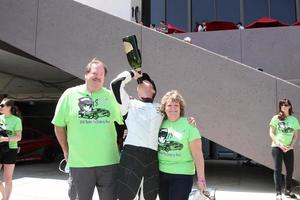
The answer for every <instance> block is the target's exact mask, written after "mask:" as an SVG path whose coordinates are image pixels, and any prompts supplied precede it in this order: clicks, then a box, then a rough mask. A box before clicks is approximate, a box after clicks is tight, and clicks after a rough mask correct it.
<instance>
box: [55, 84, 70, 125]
mask: <svg viewBox="0 0 300 200" xmlns="http://www.w3.org/2000/svg"><path fill="white" fill-rule="evenodd" d="M68 94H69V89H68V90H66V91H65V92H64V93H63V94H62V96H61V97H60V98H59V100H58V102H57V105H56V109H55V114H54V117H53V119H52V123H53V124H54V125H55V126H58V127H65V126H66V125H67V122H66V120H67V119H66V118H67V115H65V113H68V106H67V105H68V103H67V102H68Z"/></svg>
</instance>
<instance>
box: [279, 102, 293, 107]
mask: <svg viewBox="0 0 300 200" xmlns="http://www.w3.org/2000/svg"><path fill="white" fill-rule="evenodd" d="M281 106H285V107H288V106H291V105H289V104H287V103H285V104H282V105H281Z"/></svg>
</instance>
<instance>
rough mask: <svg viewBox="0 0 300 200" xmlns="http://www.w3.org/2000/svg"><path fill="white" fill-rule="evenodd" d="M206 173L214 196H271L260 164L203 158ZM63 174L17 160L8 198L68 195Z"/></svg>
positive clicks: (268, 175) (233, 199)
mask: <svg viewBox="0 0 300 200" xmlns="http://www.w3.org/2000/svg"><path fill="white" fill-rule="evenodd" d="M206 176H207V182H208V187H211V188H216V189H217V190H216V199H217V200H275V193H274V187H273V174H272V171H271V170H269V169H267V168H265V167H263V166H257V165H242V164H241V163H238V162H236V161H206ZM67 178H68V177H67V175H65V174H63V173H61V172H59V170H58V163H51V164H41V163H34V164H32V163H30V164H21V165H20V164H19V165H17V167H16V171H15V175H14V181H13V184H14V186H13V193H12V196H11V200H50V199H51V200H54V199H55V200H64V199H68V198H67V188H68V184H67V181H66V180H67ZM95 193H96V192H95ZM95 199H98V198H97V195H96V194H95V195H94V198H93V200H95Z"/></svg>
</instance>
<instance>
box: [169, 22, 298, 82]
mask: <svg viewBox="0 0 300 200" xmlns="http://www.w3.org/2000/svg"><path fill="white" fill-rule="evenodd" d="M299 35H300V29H299V27H297V26H289V27H275V28H258V29H246V30H232V31H231V30H227V31H211V32H197V33H183V34H174V35H173V36H174V37H177V38H180V39H183V38H184V37H186V36H189V37H191V38H192V43H193V44H195V45H197V46H201V47H203V48H206V49H208V50H210V51H213V52H216V53H218V54H221V55H223V56H226V57H229V58H231V59H234V60H236V61H239V62H242V63H245V64H247V65H249V66H251V67H253V68H258V67H259V68H263V69H264V71H265V72H267V73H269V74H272V75H274V76H277V77H280V78H282V79H285V80H294V79H299V78H300V68H299V65H300V57H299V56H298V55H299V49H300V40H299V39H298V38H299Z"/></svg>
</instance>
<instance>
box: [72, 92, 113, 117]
mask: <svg viewBox="0 0 300 200" xmlns="http://www.w3.org/2000/svg"><path fill="white" fill-rule="evenodd" d="M78 106H79V112H78V115H79V118H84V119H94V120H97V119H99V118H102V117H109V116H110V112H109V110H106V109H103V108H94V102H93V99H92V98H90V97H81V98H80V99H78Z"/></svg>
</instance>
